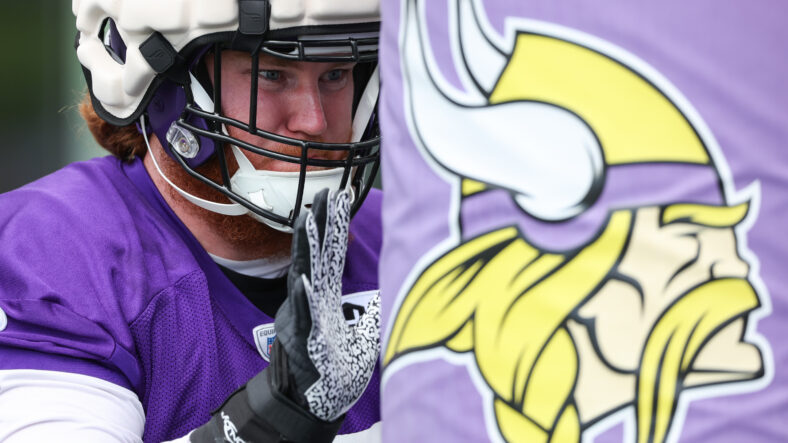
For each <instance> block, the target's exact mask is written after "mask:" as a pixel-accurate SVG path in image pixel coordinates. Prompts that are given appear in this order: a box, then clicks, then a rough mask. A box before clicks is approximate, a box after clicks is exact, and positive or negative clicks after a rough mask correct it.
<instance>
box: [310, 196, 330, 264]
mask: <svg viewBox="0 0 788 443" xmlns="http://www.w3.org/2000/svg"><path fill="white" fill-rule="evenodd" d="M330 201H331V195H329V190H328V188H325V189H323V190H322V191H320V192H318V193H317V194H315V199H314V200H312V207H311V209H310V210H309V211H310V212H311V213H312V216H313V217H315V224H316V225H317V228H318V241H319V243H320V245H321V246H322V244H323V240H324V239H325V238H326V219H327V218H328V212H329V211H328V205H329V202H330ZM321 249H322V248H321Z"/></svg>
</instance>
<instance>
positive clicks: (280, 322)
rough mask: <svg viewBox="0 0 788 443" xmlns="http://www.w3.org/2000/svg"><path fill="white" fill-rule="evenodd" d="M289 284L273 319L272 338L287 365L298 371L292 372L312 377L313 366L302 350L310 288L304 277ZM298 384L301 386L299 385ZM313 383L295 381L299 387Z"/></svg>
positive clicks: (307, 327) (309, 328)
mask: <svg viewBox="0 0 788 443" xmlns="http://www.w3.org/2000/svg"><path fill="white" fill-rule="evenodd" d="M292 281H293V284H291V285H289V286H288V296H287V298H286V299H285V301H284V303H282V306H280V307H279V310H278V311H277V313H276V319H275V320H274V327H275V328H276V339H277V340H278V341H279V342H280V344H281V346H282V347H283V348H284V349H285V351H286V352H287V354H288V356H289V360H290V363H289V364H290V365H291V366H293V367H296V368H298V369H299V370H300V371H295V372H296V373H301V372H306V373H311V374H314V373H315V372H314V371H315V370H314V365H313V364H312V362H311V360H309V355H308V353H307V349H306V343H307V340H308V338H309V334H310V333H311V331H312V315H311V312H310V306H309V300H308V297H309V293H310V292H311V287H310V286H309V281H308V280H306V276H304V275H302V276H301V278H298V279H293V280H292ZM301 382H302V383H304V384H300V383H301ZM313 382H314V380H312V377H309V380H298V381H297V383H298V385H299V386H304V385H307V386H308V385H309V384H311V383H313Z"/></svg>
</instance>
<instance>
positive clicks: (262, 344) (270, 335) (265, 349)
mask: <svg viewBox="0 0 788 443" xmlns="http://www.w3.org/2000/svg"><path fill="white" fill-rule="evenodd" d="M252 335H254V343H255V345H257V352H259V353H260V356H261V357H263V360H265V361H271V348H272V347H273V346H274V340H276V329H275V328H274V324H273V323H266V324H264V325H260V326H257V327H256V328H254V330H252Z"/></svg>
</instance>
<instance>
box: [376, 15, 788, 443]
mask: <svg viewBox="0 0 788 443" xmlns="http://www.w3.org/2000/svg"><path fill="white" fill-rule="evenodd" d="M382 15H383V29H382V34H381V58H380V59H381V76H382V77H383V78H385V82H384V86H383V93H382V97H383V98H382V102H381V110H382V114H381V128H382V131H383V134H384V136H385V139H384V145H385V146H384V150H383V156H384V158H383V162H382V165H383V179H384V181H383V187H384V189H386V200H385V202H384V205H383V223H384V241H383V245H384V247H383V251H382V255H381V266H380V269H381V270H385V272H383V273H382V274H381V291H382V294H383V298H382V300H383V309H382V312H383V325H382V326H383V331H384V332H383V334H384V335H383V351H382V360H383V365H384V369H383V386H382V392H381V396H382V397H381V398H382V401H383V404H382V407H381V409H382V414H383V424H384V426H383V438H384V440H385V441H474V442H477V441H497V442H501V441H510V442H547V441H561V442H580V441H583V442H592V441H596V442H622V441H625V442H638V443H647V442H663V441H671V442H674V441H684V442H707V441H714V442H742V441H748V442H749V441H758V442H772V441H786V440H788V427H786V424H785V418H786V411H788V340H786V339H785V335H786V327H787V326H786V325H788V273H786V272H785V269H784V268H785V264H786V263H788V237H786V235H785V228H784V227H785V224H786V220H788V172H787V171H788V146H786V144H788V58H787V57H786V48H787V47H786V42H788V27H786V26H785V23H784V22H785V20H784V19H785V17H787V16H788V4H786V3H785V2H780V1H776V0H769V1H763V2H757V3H748V4H744V3H733V2H728V3H726V2H716V1H711V0H700V1H693V2H682V1H678V0H666V1H661V2H588V1H582V0H561V1H555V0H525V1H508V0H441V1H426V0H398V1H391V2H385V3H384V4H383V11H382Z"/></svg>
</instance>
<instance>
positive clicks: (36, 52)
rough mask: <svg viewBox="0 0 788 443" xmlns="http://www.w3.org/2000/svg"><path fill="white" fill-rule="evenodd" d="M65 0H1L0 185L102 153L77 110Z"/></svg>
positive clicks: (77, 82)
mask: <svg viewBox="0 0 788 443" xmlns="http://www.w3.org/2000/svg"><path fill="white" fill-rule="evenodd" d="M75 35H76V30H75V28H74V18H73V16H72V15H71V2H70V1H66V0H56V1H53V0H26V1H24V2H21V1H12V0H0V41H2V44H3V48H4V51H3V52H4V53H3V56H2V61H0V85H2V86H0V104H2V106H0V134H2V138H0V153H2V158H0V192H5V191H9V190H11V189H14V188H17V187H19V186H22V185H23V184H25V183H28V182H30V181H32V180H35V179H37V178H39V177H42V176H44V175H46V174H49V173H50V172H53V171H55V170H56V169H58V168H60V167H62V166H64V165H65V164H67V163H71V162H73V161H77V160H83V159H87V158H91V157H95V156H98V155H105V154H104V153H105V151H103V150H102V149H101V148H100V147H98V145H97V144H96V143H95V142H94V141H93V137H92V136H91V135H90V131H88V130H87V127H86V126H85V124H84V123H83V122H82V119H81V118H80V117H79V113H78V112H77V108H76V105H77V103H79V101H80V98H81V97H82V94H83V92H84V91H85V87H84V79H83V77H82V71H81V70H80V67H79V63H78V62H77V57H76V54H75V51H74V36H75Z"/></svg>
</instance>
